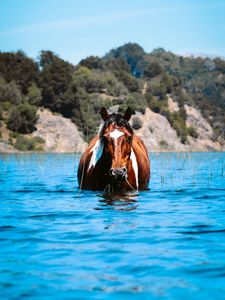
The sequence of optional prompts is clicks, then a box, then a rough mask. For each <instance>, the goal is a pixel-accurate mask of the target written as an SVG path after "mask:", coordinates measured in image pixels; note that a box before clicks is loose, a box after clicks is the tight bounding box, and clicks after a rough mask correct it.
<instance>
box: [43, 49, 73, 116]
mask: <svg viewBox="0 0 225 300" xmlns="http://www.w3.org/2000/svg"><path fill="white" fill-rule="evenodd" d="M40 65H41V67H42V71H41V75H40V87H41V89H42V96H43V98H42V105H44V106H45V107H48V108H50V109H51V110H52V111H57V112H61V109H62V106H63V102H64V101H65V93H66V92H67V91H68V90H69V89H70V85H71V82H72V78H73V77H72V74H73V66H72V65H71V64H69V63H68V62H65V61H64V60H62V59H60V58H59V57H58V56H56V55H54V54H53V53H52V52H51V51H42V52H41V56H40Z"/></svg>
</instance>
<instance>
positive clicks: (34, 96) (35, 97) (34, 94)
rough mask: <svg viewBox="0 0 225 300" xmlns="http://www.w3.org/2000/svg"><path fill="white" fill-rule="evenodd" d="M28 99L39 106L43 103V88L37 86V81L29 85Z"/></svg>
mask: <svg viewBox="0 0 225 300" xmlns="http://www.w3.org/2000/svg"><path fill="white" fill-rule="evenodd" d="M26 99H27V101H28V102H29V103H30V104H33V105H36V106H39V105H40V104H41V100H42V94H41V90H40V89H39V88H38V87H37V85H36V84H35V83H32V84H31V86H29V88H28V91H27V95H26Z"/></svg>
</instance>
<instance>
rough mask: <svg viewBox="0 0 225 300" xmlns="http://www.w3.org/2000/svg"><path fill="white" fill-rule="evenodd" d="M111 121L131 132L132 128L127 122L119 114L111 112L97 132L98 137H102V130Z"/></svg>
mask: <svg viewBox="0 0 225 300" xmlns="http://www.w3.org/2000/svg"><path fill="white" fill-rule="evenodd" d="M112 123H115V124H116V125H117V126H119V127H125V128H126V129H127V130H128V131H129V132H130V133H131V134H133V129H132V127H131V125H130V124H129V122H128V121H127V120H126V119H125V118H124V117H123V116H122V115H121V114H116V113H112V114H110V115H109V117H108V118H107V119H106V120H105V122H104V123H103V125H102V128H101V130H100V132H99V137H100V138H101V137H102V134H103V132H104V130H105V129H106V128H107V127H108V126H109V125H110V124H112Z"/></svg>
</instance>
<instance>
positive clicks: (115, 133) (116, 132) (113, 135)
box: [109, 129, 124, 139]
mask: <svg viewBox="0 0 225 300" xmlns="http://www.w3.org/2000/svg"><path fill="white" fill-rule="evenodd" d="M122 135H124V133H123V132H122V131H119V130H118V129H115V130H113V131H112V132H110V134H109V136H110V137H111V138H113V139H118V138H119V137H121V136H122Z"/></svg>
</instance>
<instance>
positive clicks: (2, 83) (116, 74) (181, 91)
mask: <svg viewBox="0 0 225 300" xmlns="http://www.w3.org/2000/svg"><path fill="white" fill-rule="evenodd" d="M128 105H129V106H130V107H131V108H132V110H133V112H136V113H137V115H138V116H136V118H134V120H135V121H134V127H135V126H136V129H137V130H139V131H140V128H141V127H142V126H144V125H143V120H145V122H146V118H145V115H146V114H145V115H144V113H145V112H147V111H146V109H149V110H150V111H152V112H153V113H155V114H158V115H159V117H160V116H161V117H163V118H165V120H167V122H168V124H169V126H170V127H171V128H172V129H173V130H174V131H175V133H176V135H177V138H178V139H179V142H180V146H179V147H180V149H185V150H187V149H191V145H193V146H194V143H192V142H191V141H192V140H195V141H197V140H199V138H200V136H201V134H200V133H199V128H198V127H199V124H198V125H196V124H197V123H196V122H193V118H192V117H190V111H191V110H194V111H195V112H197V113H195V115H198V114H199V118H200V119H201V118H202V119H201V120H204V121H202V122H203V123H204V122H207V124H208V125H207V126H208V127H207V126H206V127H204V126H203V127H204V128H208V131H210V136H208V139H210V140H211V142H212V144H210V146H208V148H207V147H206V146H205V147H206V148H204V147H203V150H207V149H208V150H210V149H216V150H218V149H219V148H220V147H217V146H216V145H221V147H223V145H224V136H225V135H224V133H225V115H224V105H225V61H224V60H222V59H221V58H214V59H210V58H207V57H204V58H203V57H182V56H178V55H176V54H174V53H172V52H170V51H165V50H164V49H162V48H158V49H155V50H153V51H152V52H151V53H146V52H145V51H144V50H143V48H142V47H140V46H139V45H138V44H134V43H128V44H125V45H123V46H121V47H118V48H116V49H113V50H111V51H110V52H109V53H107V54H106V55H105V56H104V57H102V58H99V57H97V56H91V57H87V58H85V59H83V60H82V61H81V62H80V63H79V64H78V65H76V66H74V65H72V64H71V63H69V62H66V61H64V60H63V59H61V58H60V57H58V56H57V55H56V54H54V53H53V52H51V51H42V52H41V53H40V56H39V58H38V60H37V61H34V60H32V59H31V58H29V57H27V55H26V54H25V53H23V52H22V51H18V52H15V53H13V52H1V53H0V120H1V127H0V128H1V129H0V138H1V142H4V143H7V144H11V145H12V146H13V147H14V148H18V149H20V150H21V143H22V144H24V142H23V139H24V138H25V140H26V141H27V142H25V144H26V143H27V144H28V146H27V149H28V150H42V149H45V146H44V145H45V141H44V140H43V137H41V138H42V141H41V140H40V139H39V140H37V139H36V140H35V139H34V136H35V134H34V133H35V132H36V131H37V124H38V120H39V115H38V113H37V112H38V111H39V108H45V109H49V110H50V111H51V112H53V113H58V114H61V115H62V116H63V117H64V118H67V119H70V120H71V121H72V122H73V123H75V124H76V125H77V126H78V129H79V130H80V132H81V133H82V134H83V139H84V140H85V141H88V140H89V139H90V138H91V137H92V136H93V135H94V134H95V133H96V131H97V128H98V126H99V110H100V107H102V106H106V107H107V108H111V107H115V106H116V107H117V108H118V110H119V111H123V110H124V109H125V108H126V107H127V106H128ZM171 105H172V106H174V105H175V106H176V109H173V108H171ZM192 112H193V111H192ZM161 117H160V118H159V119H158V122H163V121H162V120H164V119H162V118H161ZM142 119H143V120H142ZM160 120H161V121H160ZM190 120H192V122H191V121H190ZM203 123H201V124H203ZM149 124H151V120H149ZM159 126H160V124H159ZM138 127H139V128H138ZM209 128H210V129H209ZM6 132H7V134H6ZM21 137H22V142H21ZM167 139H168V140H169V139H170V137H169V136H168V137H167ZM28 140H29V141H28ZM159 143H160V141H158V145H159ZM30 144H31V145H30ZM163 144H165V145H169V144H170V143H169V142H168V141H167V140H165V138H163V140H162V141H161V146H163ZM206 144H207V143H206ZM206 144H205V145H206ZM165 145H164V146H165ZM164 146H163V147H164ZM163 147H161V148H163ZM171 147H172V146H171ZM171 147H168V149H170V150H173V149H172V148H171ZM179 147H178V149H179ZM22 148H23V150H24V149H26V147H25V148H24V147H22ZM164 148H165V147H164ZM176 149H177V148H176Z"/></svg>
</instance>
